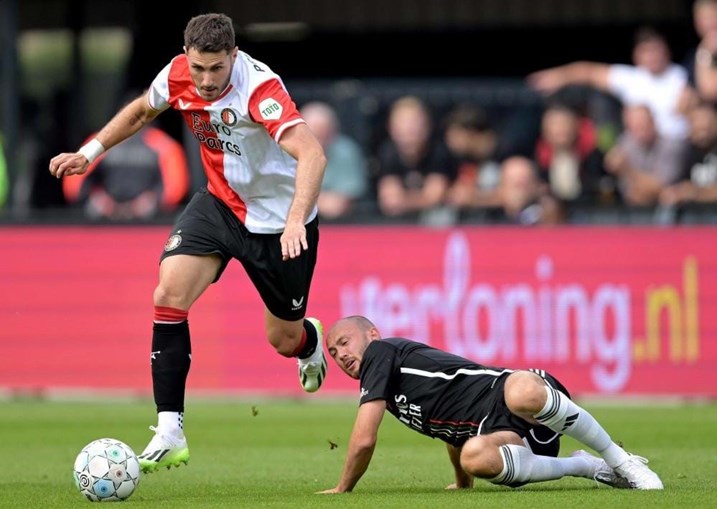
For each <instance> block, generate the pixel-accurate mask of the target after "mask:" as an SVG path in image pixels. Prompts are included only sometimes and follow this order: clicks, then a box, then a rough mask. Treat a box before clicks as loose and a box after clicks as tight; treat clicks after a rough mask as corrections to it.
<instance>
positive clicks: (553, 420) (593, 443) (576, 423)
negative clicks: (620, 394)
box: [534, 385, 628, 468]
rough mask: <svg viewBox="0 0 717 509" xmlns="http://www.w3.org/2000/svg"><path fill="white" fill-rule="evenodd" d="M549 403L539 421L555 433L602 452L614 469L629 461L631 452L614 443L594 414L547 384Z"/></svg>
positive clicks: (539, 416) (538, 414)
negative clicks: (628, 452)
mask: <svg viewBox="0 0 717 509" xmlns="http://www.w3.org/2000/svg"><path fill="white" fill-rule="evenodd" d="M545 391H546V392H547V394H548V400H547V401H546V402H545V406H544V407H543V409H542V410H541V411H540V412H538V413H537V414H535V416H534V417H535V418H536V419H537V420H538V421H539V422H540V423H541V424H543V425H545V426H547V427H548V428H550V429H551V430H553V431H555V432H557V433H562V434H564V435H567V436H569V437H573V438H574V439H575V440H577V441H579V442H581V443H583V444H585V445H587V446H588V447H590V448H592V449H593V450H595V451H597V452H598V453H600V455H601V456H602V457H603V459H604V460H605V463H607V464H608V465H609V466H610V467H612V468H615V467H616V466H618V465H620V464H622V463H623V462H625V461H626V460H627V458H628V454H627V452H625V450H624V449H623V448H622V447H620V446H619V445H617V444H616V443H615V442H613V441H612V439H611V438H610V435H608V433H607V431H605V429H604V428H603V427H602V426H601V425H600V423H598V422H597V421H596V420H595V418H594V417H593V416H592V415H590V413H589V412H588V411H586V410H584V409H583V408H580V407H579V406H578V405H576V404H575V403H574V402H573V401H572V400H571V399H570V398H568V397H567V396H566V395H565V394H563V393H562V392H560V391H557V390H555V389H553V388H552V387H550V386H548V385H546V386H545Z"/></svg>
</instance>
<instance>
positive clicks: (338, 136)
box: [300, 101, 368, 220]
mask: <svg viewBox="0 0 717 509" xmlns="http://www.w3.org/2000/svg"><path fill="white" fill-rule="evenodd" d="M300 113H301V116H302V117H303V118H304V120H305V121H306V124H307V125H308V126H309V128H310V129H311V130H312V131H313V133H314V135H315V136H316V138H317V139H318V140H319V142H320V143H321V146H322V147H323V148H324V152H325V153H326V158H327V164H326V170H325V172H324V181H323V183H322V185H321V192H320V194H319V201H318V205H319V215H320V216H321V217H322V218H323V219H329V220H332V219H340V218H342V217H346V216H348V215H349V214H350V213H351V212H352V210H353V206H354V204H355V203H356V201H357V200H359V199H361V198H363V197H364V196H365V194H366V190H367V188H368V167H367V161H366V157H365V155H364V153H363V149H362V148H361V146H360V145H359V144H358V142H357V141H355V140H354V139H353V138H351V137H349V136H347V135H346V134H343V133H342V132H341V125H340V123H339V118H338V116H337V114H336V111H335V110H334V109H333V108H332V107H331V106H330V105H329V104H327V103H324V102H320V101H314V102H309V103H307V104H305V105H304V106H303V107H302V108H301V110H300Z"/></svg>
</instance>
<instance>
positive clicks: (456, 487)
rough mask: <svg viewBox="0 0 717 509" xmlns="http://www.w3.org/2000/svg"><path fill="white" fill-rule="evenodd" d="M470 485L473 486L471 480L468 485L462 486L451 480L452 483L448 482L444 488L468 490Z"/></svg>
mask: <svg viewBox="0 0 717 509" xmlns="http://www.w3.org/2000/svg"><path fill="white" fill-rule="evenodd" d="M472 487H473V483H472V482H471V483H470V485H468V486H463V485H461V486H459V485H458V483H455V482H453V483H451V484H449V485H448V486H446V489H447V490H469V489H471V488H472Z"/></svg>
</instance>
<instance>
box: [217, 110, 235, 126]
mask: <svg viewBox="0 0 717 509" xmlns="http://www.w3.org/2000/svg"><path fill="white" fill-rule="evenodd" d="M221 117H222V122H224V125H226V126H228V127H234V126H235V125H236V123H237V118H238V117H237V114H236V113H234V110H232V109H231V108H224V109H223V110H222V113H221Z"/></svg>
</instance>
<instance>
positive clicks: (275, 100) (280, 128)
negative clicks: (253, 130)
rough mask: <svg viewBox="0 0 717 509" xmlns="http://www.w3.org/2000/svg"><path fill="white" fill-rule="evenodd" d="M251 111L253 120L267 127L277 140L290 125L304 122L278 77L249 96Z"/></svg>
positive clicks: (258, 87) (260, 86) (257, 88)
mask: <svg viewBox="0 0 717 509" xmlns="http://www.w3.org/2000/svg"><path fill="white" fill-rule="evenodd" d="M249 113H250V115H251V118H252V120H254V122H257V123H259V124H262V125H263V126H264V127H266V130H267V131H268V132H269V134H270V135H271V137H272V138H274V140H276V141H279V139H281V135H282V134H283V133H284V131H286V129H288V128H289V127H292V126H295V125H296V124H300V123H304V119H303V118H301V115H300V114H299V111H298V109H297V108H296V104H295V103H294V101H293V100H292V99H291V97H289V93H288V92H287V91H286V89H285V88H284V86H283V85H282V84H281V82H280V81H279V79H278V78H274V79H270V80H268V81H265V82H264V83H262V84H260V85H259V86H257V87H256V88H255V89H254V92H253V93H252V94H251V97H250V98H249Z"/></svg>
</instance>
